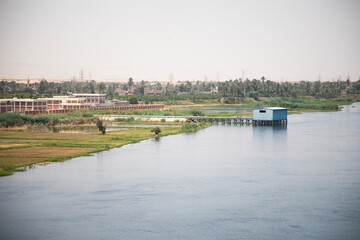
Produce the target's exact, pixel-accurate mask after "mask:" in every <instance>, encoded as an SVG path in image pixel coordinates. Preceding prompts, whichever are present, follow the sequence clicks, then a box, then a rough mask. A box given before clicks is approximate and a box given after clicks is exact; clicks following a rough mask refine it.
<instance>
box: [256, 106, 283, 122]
mask: <svg viewBox="0 0 360 240" xmlns="http://www.w3.org/2000/svg"><path fill="white" fill-rule="evenodd" d="M253 121H254V122H255V123H258V124H260V125H272V124H283V123H286V122H287V109H286V108H281V107H268V108H260V109H254V110H253Z"/></svg>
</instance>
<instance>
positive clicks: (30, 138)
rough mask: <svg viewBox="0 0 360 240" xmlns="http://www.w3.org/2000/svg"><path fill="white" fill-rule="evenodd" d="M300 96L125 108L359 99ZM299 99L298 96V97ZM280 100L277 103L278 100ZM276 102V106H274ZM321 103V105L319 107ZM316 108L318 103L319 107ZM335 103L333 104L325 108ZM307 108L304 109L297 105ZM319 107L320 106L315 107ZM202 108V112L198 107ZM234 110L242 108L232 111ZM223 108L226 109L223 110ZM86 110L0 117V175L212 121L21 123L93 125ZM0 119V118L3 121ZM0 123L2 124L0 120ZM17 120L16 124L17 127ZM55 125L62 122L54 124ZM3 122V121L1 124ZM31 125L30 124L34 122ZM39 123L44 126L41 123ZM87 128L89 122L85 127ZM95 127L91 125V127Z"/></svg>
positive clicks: (247, 109) (247, 112) (312, 107)
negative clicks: (98, 126) (70, 129)
mask: <svg viewBox="0 0 360 240" xmlns="http://www.w3.org/2000/svg"><path fill="white" fill-rule="evenodd" d="M301 99H302V100H301V101H300V102H298V103H296V105H294V104H293V103H292V102H293V101H294V99H281V98H266V99H262V100H260V101H255V102H254V101H250V102H244V103H242V104H226V105H224V104H194V105H177V106H167V107H166V108H165V109H163V110H158V109H156V110H141V111H140V110H139V111H134V110H132V111H127V112H126V113H127V114H134V115H140V114H143V115H147V116H151V115H160V116H161V115H163V116H174V115H187V116H189V115H205V116H214V117H215V116H219V117H230V116H241V117H251V116H252V112H251V109H252V108H256V107H264V106H275V105H276V106H284V105H287V104H290V105H291V104H292V105H291V108H290V109H289V111H288V114H296V113H301V112H321V111H337V110H338V109H339V106H340V105H348V104H351V103H353V102H354V101H356V100H358V99H356V98H347V99H336V100H334V101H330V102H324V101H323V100H321V99H314V98H301ZM298 100H299V99H298ZM276 103H278V104H276ZM274 104H275V105H274ZM321 104H323V105H321ZM319 106H320V107H319ZM329 106H336V107H329ZM301 107H307V108H301ZM214 108H221V109H224V110H225V111H214V112H211V111H210V112H209V111H208V110H209V109H210V110H211V109H214ZM316 108H319V109H316ZM204 109H206V111H204V112H203V111H202V110H204ZM233 109H237V110H239V109H240V110H241V111H240V112H239V111H232V110H233ZM226 110H230V111H229V112H226ZM99 113H100V112H94V111H89V110H78V111H74V112H71V113H68V114H59V115H45V116H36V117H30V116H26V117H22V116H20V115H19V116H16V118H13V116H10V115H9V116H10V117H8V118H6V115H2V117H4V119H5V120H6V119H11V121H8V122H9V123H10V124H9V125H10V126H12V127H10V128H7V129H5V128H2V129H1V128H0V176H5V175H10V174H12V173H13V172H15V171H25V170H26V169H27V168H29V167H33V166H34V165H36V164H41V165H44V164H47V163H49V162H56V161H65V160H68V159H71V158H74V157H79V156H84V155H90V154H92V153H95V152H99V151H104V150H109V149H111V148H115V147H121V146H123V145H126V144H131V143H136V142H139V141H142V140H146V139H150V138H155V137H157V136H156V135H155V134H154V133H153V132H151V130H152V129H153V128H155V127H160V129H161V136H167V135H173V134H180V133H184V132H193V131H197V130H199V129H203V128H206V127H208V126H210V125H211V123H181V122H166V121H165V119H163V120H164V121H159V122H154V121H142V120H136V119H134V118H128V119H116V120H115V121H112V122H108V123H107V124H108V126H109V127H111V125H116V126H118V127H122V128H121V129H119V130H116V129H115V130H111V131H108V132H107V133H106V134H105V135H103V134H101V133H99V132H96V133H92V134H81V133H61V132H60V133H54V132H46V131H45V132H37V131H27V130H26V129H24V128H25V127H24V126H23V127H21V124H24V123H25V122H28V123H29V124H30V123H31V124H32V125H34V123H35V125H36V124H40V125H41V124H44V123H45V125H47V126H48V125H49V126H50V125H53V126H54V125H55V126H56V127H60V128H61V127H64V126H74V127H76V126H84V124H86V123H88V124H89V123H93V122H95V121H96V119H97V118H96V117H93V114H99ZM101 113H102V114H109V113H120V114H121V113H123V111H118V110H115V111H112V110H107V111H102V112H101ZM5 120H4V121H5ZM4 121H2V123H4ZM19 124H20V126H19ZM57 124H60V126H58V125H57ZM2 125H3V124H2ZM32 125H31V126H32ZM41 126H43V125H41ZM86 126H89V125H86ZM92 126H94V124H93V125H92Z"/></svg>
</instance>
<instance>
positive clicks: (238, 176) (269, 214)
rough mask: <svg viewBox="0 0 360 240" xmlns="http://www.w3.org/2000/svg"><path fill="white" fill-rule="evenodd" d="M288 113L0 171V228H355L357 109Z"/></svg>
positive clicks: (211, 233) (154, 232)
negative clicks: (276, 120) (274, 122)
mask: <svg viewBox="0 0 360 240" xmlns="http://www.w3.org/2000/svg"><path fill="white" fill-rule="evenodd" d="M357 107H359V105H358V104H356V106H355V107H354V108H357ZM288 120H289V123H288V125H287V126H273V127H269V126H256V127H255V126H254V127H253V126H246V125H237V126H234V125H232V126H229V125H214V126H212V127H209V128H207V129H204V130H201V131H199V132H197V133H190V134H180V135H173V136H167V137H163V138H159V139H157V140H155V139H150V140H147V141H143V142H141V143H137V144H131V145H126V146H124V147H121V148H117V149H112V150H110V151H104V152H101V153H97V154H94V156H90V157H79V158H76V159H73V160H70V161H66V162H59V163H53V164H50V165H48V166H45V167H36V168H35V169H33V170H30V171H27V172H23V173H16V174H14V175H13V176H9V177H5V178H0V203H1V204H0V239H59V240H60V239H166V240H167V239H200V240H209V239H210V240H212V239H214V240H215V239H276V240H277V239H314V240H315V239H334V240H335V239H354V240H355V239H360V212H359V206H360V161H359V159H360V158H359V156H360V149H359V143H360V113H359V112H357V111H355V112H345V111H342V112H325V113H305V114H296V115H290V116H289V117H288Z"/></svg>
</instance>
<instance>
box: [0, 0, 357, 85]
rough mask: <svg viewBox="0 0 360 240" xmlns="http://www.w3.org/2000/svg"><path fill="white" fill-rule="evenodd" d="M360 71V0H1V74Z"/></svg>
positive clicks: (330, 74)
mask: <svg viewBox="0 0 360 240" xmlns="http://www.w3.org/2000/svg"><path fill="white" fill-rule="evenodd" d="M80 69H83V70H84V71H85V73H86V75H85V77H86V78H87V77H88V72H89V71H91V72H92V76H93V78H94V79H96V80H104V79H107V80H125V79H128V78H129V77H133V78H134V79H135V80H137V81H139V80H160V81H163V80H168V79H169V75H170V74H173V78H174V80H204V76H207V78H208V79H209V80H217V74H219V77H220V80H229V79H235V78H240V77H241V76H242V70H244V71H245V77H248V78H250V79H252V78H258V79H259V78H260V77H262V76H265V77H266V78H268V79H270V80H274V81H281V80H282V79H283V80H284V81H286V80H287V81H297V80H318V78H319V75H321V80H323V81H326V80H332V78H334V79H335V80H336V79H337V78H338V77H339V76H340V75H341V76H342V79H345V77H346V76H347V75H350V76H351V80H353V81H354V80H358V79H359V78H360V1H358V0H298V1H297V0H293V1H292V0H283V1H280V0H279V1H272V0H264V1H254V0H249V1H240V0H237V1H236V0H179V1H177V0H176V1H172V0H148V1H145V0H143V1H139V0H129V1H127V0H126V1H125V0H124V1H123V0H118V1H115V0H113V1H111V0H93V1H91V0H0V76H1V77H4V76H25V77H27V76H28V75H29V76H30V77H31V78H38V77H45V78H71V76H73V75H76V76H79V71H80Z"/></svg>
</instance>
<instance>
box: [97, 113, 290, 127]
mask: <svg viewBox="0 0 360 240" xmlns="http://www.w3.org/2000/svg"><path fill="white" fill-rule="evenodd" d="M94 117H99V118H100V119H103V120H115V119H117V118H134V119H142V120H150V121H159V120H162V119H165V121H167V122H175V121H180V122H185V121H191V122H210V123H217V124H229V125H231V124H234V125H237V124H246V125H250V124H252V125H255V126H272V125H286V124H287V120H275V121H269V120H253V119H252V118H251V117H209V116H147V115H94Z"/></svg>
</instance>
